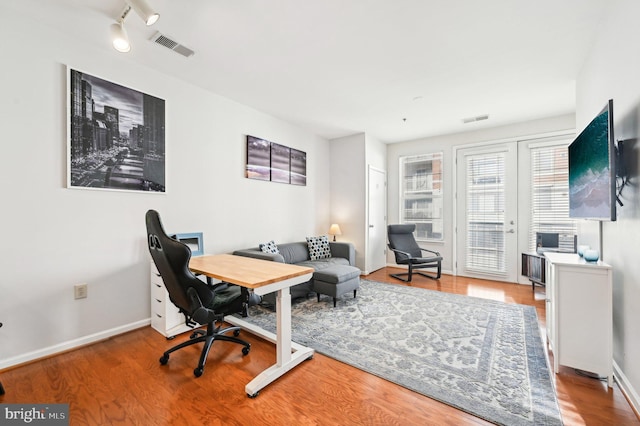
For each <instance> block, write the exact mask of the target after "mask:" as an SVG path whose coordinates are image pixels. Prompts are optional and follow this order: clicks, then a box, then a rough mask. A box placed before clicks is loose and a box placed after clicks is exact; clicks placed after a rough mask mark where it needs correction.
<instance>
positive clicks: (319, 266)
mask: <svg viewBox="0 0 640 426" xmlns="http://www.w3.org/2000/svg"><path fill="white" fill-rule="evenodd" d="M348 264H349V260H347V259H344V258H342V257H331V258H329V259H318V260H306V261H304V262H298V263H296V265H298V266H307V267H309V268H313V269H314V270H316V271H321V270H323V269H325V268H329V267H331V266H333V265H348Z"/></svg>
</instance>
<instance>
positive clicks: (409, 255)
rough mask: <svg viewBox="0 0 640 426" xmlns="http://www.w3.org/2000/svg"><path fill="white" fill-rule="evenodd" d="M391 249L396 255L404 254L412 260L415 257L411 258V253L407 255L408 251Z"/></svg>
mask: <svg viewBox="0 0 640 426" xmlns="http://www.w3.org/2000/svg"><path fill="white" fill-rule="evenodd" d="M389 248H390V249H391V251H393V252H394V253H399V254H403V255H405V256H407V258H411V257H413V256H411V254H410V253H407V252H406V251H402V250H398V249H394V248H391V247H389Z"/></svg>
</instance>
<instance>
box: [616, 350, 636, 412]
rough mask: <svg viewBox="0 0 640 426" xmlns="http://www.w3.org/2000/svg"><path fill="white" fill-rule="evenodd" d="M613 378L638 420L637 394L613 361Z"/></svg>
mask: <svg viewBox="0 0 640 426" xmlns="http://www.w3.org/2000/svg"><path fill="white" fill-rule="evenodd" d="M613 376H614V377H615V379H616V382H617V383H618V386H620V390H622V393H623V394H624V396H625V397H626V398H627V401H629V405H631V408H632V409H633V411H634V412H635V413H636V416H637V417H638V418H640V396H638V392H636V390H635V389H634V388H633V386H632V385H631V383H629V380H628V379H627V376H625V375H624V373H623V372H622V370H621V369H620V366H618V364H617V363H616V362H615V361H613Z"/></svg>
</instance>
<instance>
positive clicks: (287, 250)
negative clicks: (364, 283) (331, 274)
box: [233, 241, 356, 305]
mask: <svg viewBox="0 0 640 426" xmlns="http://www.w3.org/2000/svg"><path fill="white" fill-rule="evenodd" d="M329 248H330V249H331V257H330V258H328V259H318V260H311V259H310V258H309V249H308V246H307V242H306V241H301V242H295V243H285V244H278V250H279V251H280V253H279V254H272V253H263V252H262V251H261V250H260V249H259V248H258V247H255V248H249V249H244V250H236V251H234V252H233V254H234V255H236V256H246V257H253V258H256V259H263V260H271V261H274V262H281V263H289V264H294V265H301V266H308V267H311V268H313V269H314V270H316V271H321V270H323V269H326V268H329V267H330V266H334V265H350V266H355V263H356V249H355V247H354V246H353V244H351V243H343V242H334V241H330V242H329ZM312 292H313V279H312V280H309V281H307V282H306V283H302V284H298V285H295V286H293V287H291V299H295V298H298V297H308V296H309V293H312ZM262 300H263V302H264V303H267V304H271V305H275V303H276V294H275V293H269V294H266V295H264V296H263V297H262Z"/></svg>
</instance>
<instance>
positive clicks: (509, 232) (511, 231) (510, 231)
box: [507, 229, 516, 234]
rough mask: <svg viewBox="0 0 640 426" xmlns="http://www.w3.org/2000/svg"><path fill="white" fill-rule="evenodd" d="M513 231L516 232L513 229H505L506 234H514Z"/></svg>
mask: <svg viewBox="0 0 640 426" xmlns="http://www.w3.org/2000/svg"><path fill="white" fill-rule="evenodd" d="M515 233H516V231H515V229H509V230H508V231H507V234H515Z"/></svg>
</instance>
